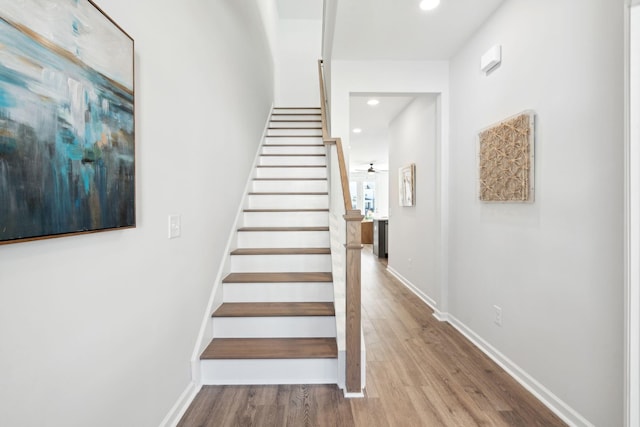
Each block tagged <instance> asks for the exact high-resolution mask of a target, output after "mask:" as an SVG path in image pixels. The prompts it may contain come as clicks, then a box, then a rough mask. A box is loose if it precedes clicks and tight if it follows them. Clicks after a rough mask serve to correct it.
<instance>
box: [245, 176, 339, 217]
mask: <svg viewBox="0 0 640 427" xmlns="http://www.w3.org/2000/svg"><path fill="white" fill-rule="evenodd" d="M278 179H279V178H278ZM243 212H329V209H245V210H244V211H243Z"/></svg>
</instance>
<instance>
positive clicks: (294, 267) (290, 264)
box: [231, 254, 331, 273]
mask: <svg viewBox="0 0 640 427" xmlns="http://www.w3.org/2000/svg"><path fill="white" fill-rule="evenodd" d="M231 271H232V272H236V273H237V272H242V273H279V272H283V271H286V272H287V273H313V272H315V271H331V255H320V254H313V255H307V254H304V255H303V254H300V255H231Z"/></svg>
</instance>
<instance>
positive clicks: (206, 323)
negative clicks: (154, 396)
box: [191, 104, 273, 384]
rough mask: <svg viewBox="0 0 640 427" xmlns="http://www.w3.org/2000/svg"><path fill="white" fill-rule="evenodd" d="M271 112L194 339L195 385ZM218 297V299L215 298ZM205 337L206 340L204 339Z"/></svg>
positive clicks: (199, 380) (211, 331)
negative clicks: (212, 315)
mask: <svg viewBox="0 0 640 427" xmlns="http://www.w3.org/2000/svg"><path fill="white" fill-rule="evenodd" d="M272 111H273V104H271V110H269V115H268V116H267V120H266V122H265V125H264V129H263V131H262V139H261V140H260V143H259V144H258V148H257V150H256V155H255V158H254V159H253V164H252V166H251V169H250V171H251V172H250V174H249V176H248V178H247V182H246V184H245V188H244V194H243V196H242V200H241V201H240V204H239V206H238V210H237V212H236V219H235V221H234V223H233V226H232V227H231V230H230V232H229V238H228V239H227V245H226V246H225V249H224V252H223V254H224V255H223V258H222V262H221V263H220V267H219V268H218V273H217V274H216V279H215V281H214V282H213V288H212V290H211V295H210V296H209V302H208V303H207V308H206V310H205V312H204V315H203V319H202V324H201V326H200V331H199V332H198V338H197V339H196V344H195V346H194V349H193V354H192V355H191V375H192V378H191V380H192V381H194V382H195V383H197V384H200V382H201V378H200V354H202V352H203V351H204V349H205V347H206V346H207V345H208V344H207V343H208V341H207V340H210V339H211V338H212V337H213V330H212V325H211V313H213V311H214V305H215V304H216V302H220V303H221V302H222V301H221V300H222V296H221V295H218V294H219V293H220V290H221V286H220V285H221V282H222V277H223V276H224V275H225V274H226V273H228V272H229V264H230V255H229V254H230V253H231V249H232V246H233V245H234V242H235V238H236V230H237V229H238V223H239V222H240V219H241V218H242V212H243V210H244V206H245V202H246V198H247V195H248V193H249V188H250V186H251V184H252V181H253V178H254V175H255V171H256V165H257V164H258V161H259V159H260V152H261V150H262V145H263V143H264V140H265V136H266V134H267V129H268V127H269V122H270V120H271V112H272ZM216 297H218V298H216ZM205 337H206V339H205Z"/></svg>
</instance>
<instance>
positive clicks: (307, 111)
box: [272, 107, 321, 118]
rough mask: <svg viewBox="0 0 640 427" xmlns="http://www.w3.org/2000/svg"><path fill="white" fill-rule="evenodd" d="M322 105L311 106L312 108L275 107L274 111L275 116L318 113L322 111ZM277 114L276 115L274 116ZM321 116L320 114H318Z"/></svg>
mask: <svg viewBox="0 0 640 427" xmlns="http://www.w3.org/2000/svg"><path fill="white" fill-rule="evenodd" d="M320 111H321V110H320V107H310V108H286V107H285V108H280V107H275V108H274V109H273V111H272V113H273V115H272V118H273V117H278V116H277V115H278V114H294V115H297V114H318V113H320ZM274 115H275V116H274ZM316 117H319V116H316Z"/></svg>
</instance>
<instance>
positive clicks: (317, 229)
mask: <svg viewBox="0 0 640 427" xmlns="http://www.w3.org/2000/svg"><path fill="white" fill-rule="evenodd" d="M238 231H329V227H241V228H238Z"/></svg>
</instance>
